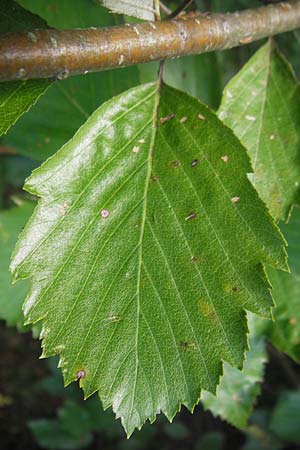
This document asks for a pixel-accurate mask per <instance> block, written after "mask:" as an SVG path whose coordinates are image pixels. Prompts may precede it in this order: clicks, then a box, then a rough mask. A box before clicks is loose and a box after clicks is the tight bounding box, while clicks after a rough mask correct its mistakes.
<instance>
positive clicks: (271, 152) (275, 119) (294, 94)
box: [219, 41, 300, 220]
mask: <svg viewBox="0 0 300 450" xmlns="http://www.w3.org/2000/svg"><path fill="white" fill-rule="evenodd" d="M299 94H300V91H299V89H298V82H297V81H296V78H295V76H294V74H293V72H292V69H291V67H290V66H289V64H288V63H287V62H286V61H285V59H284V58H283V57H282V55H281V54H280V53H279V52H278V50H277V49H276V48H275V47H274V45H273V44H272V41H269V42H268V43H267V44H265V45H264V46H263V47H262V48H260V50H258V52H257V53H255V55H254V56H253V57H252V58H251V59H250V60H249V61H248V63H247V64H246V65H245V66H244V67H243V69H242V70H241V71H240V72H239V73H238V74H237V75H236V76H235V77H234V78H233V79H232V80H231V81H230V82H229V83H228V85H227V87H226V89H225V91H224V96H223V100H222V103H221V106H220V109H219V117H220V119H222V120H223V121H224V123H226V124H227V125H228V126H229V127H230V128H232V129H233V131H234V133H235V134H236V135H237V136H238V137H239V138H240V140H241V141H242V143H243V144H244V145H245V147H246V148H247V149H248V151H249V156H250V158H251V162H252V167H253V170H254V175H253V176H252V178H251V180H252V181H253V184H254V186H255V187H256V189H257V190H258V192H259V194H260V197H261V198H262V199H263V200H264V201H265V202H266V204H267V205H268V207H269V210H270V212H271V214H272V215H273V217H274V218H276V219H282V220H287V218H288V216H289V212H290V209H291V207H292V205H293V204H299V186H300V139H299V138H300V95H299Z"/></svg>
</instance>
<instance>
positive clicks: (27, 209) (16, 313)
mask: <svg viewBox="0 0 300 450" xmlns="http://www.w3.org/2000/svg"><path fill="white" fill-rule="evenodd" d="M34 206H35V204H34V202H31V201H22V204H21V205H20V206H16V207H14V208H11V209H9V210H4V211H0V286H1V291H0V319H3V320H5V321H6V322H7V324H8V325H9V326H12V325H17V326H18V328H19V329H21V328H22V326H23V322H24V316H23V312H22V304H23V303H24V300H25V297H26V292H27V291H28V287H29V283H27V282H22V283H18V284H17V285H14V286H12V285H11V276H10V273H9V264H10V255H11V252H12V250H13V248H14V246H15V244H16V242H17V238H18V236H19V234H20V232H21V230H22V227H23V226H24V225H25V224H26V222H27V220H28V219H29V217H30V215H31V214H32V212H33V209H34Z"/></svg>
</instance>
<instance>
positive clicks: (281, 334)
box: [259, 208, 300, 362]
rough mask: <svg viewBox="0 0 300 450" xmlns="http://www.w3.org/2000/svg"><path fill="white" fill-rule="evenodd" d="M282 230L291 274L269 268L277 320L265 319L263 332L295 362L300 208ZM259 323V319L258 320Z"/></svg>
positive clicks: (299, 348)
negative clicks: (286, 243) (286, 245)
mask: <svg viewBox="0 0 300 450" xmlns="http://www.w3.org/2000/svg"><path fill="white" fill-rule="evenodd" d="M281 230H282V232H283V234H284V236H285V238H286V240H287V242H288V255H289V263H290V268H291V273H282V272H279V271H278V270H273V269H271V268H268V275H269V279H270V281H271V284H272V286H273V290H272V293H273V297H274V300H275V304H276V308H274V310H273V314H274V322H269V321H264V320H263V321H262V322H263V323H262V324H261V326H262V329H263V334H265V335H266V336H267V338H268V339H269V340H270V341H271V342H272V344H273V345H274V346H275V347H277V348H278V350H280V351H282V352H285V353H287V354H288V355H289V356H290V357H291V358H293V359H294V360H295V361H297V362H300V301H299V299H300V246H299V242H300V210H299V209H298V208H294V210H293V213H292V215H291V219H290V221H289V223H288V224H282V225H281ZM259 322H260V321H259Z"/></svg>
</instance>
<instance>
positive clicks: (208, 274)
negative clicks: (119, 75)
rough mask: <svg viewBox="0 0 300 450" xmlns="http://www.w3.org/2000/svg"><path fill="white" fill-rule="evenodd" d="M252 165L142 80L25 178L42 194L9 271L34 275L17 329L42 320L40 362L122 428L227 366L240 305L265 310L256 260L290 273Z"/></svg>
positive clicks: (242, 331)
mask: <svg viewBox="0 0 300 450" xmlns="http://www.w3.org/2000/svg"><path fill="white" fill-rule="evenodd" d="M157 108H158V110H157ZM157 111H158V120H157ZM156 122H157V125H158V126H157V127H156V126H154V124H155V123H156ZM220 142H222V146H220ZM223 152H225V154H226V155H227V159H225V160H224V153H223ZM249 171H250V164H249V160H248V157H247V155H246V152H245V150H244V148H243V147H242V146H241V145H240V143H239V141H238V140H237V139H236V137H235V136H234V135H233V133H232V132H231V131H230V130H229V129H228V128H226V127H225V126H224V125H223V124H222V123H221V122H220V121H219V120H218V118H217V117H216V116H215V114H214V113H212V112H211V111H209V110H208V109H207V108H206V107H205V106H203V105H201V103H199V102H198V101H197V100H196V99H193V98H192V97H190V96H188V95H187V94H184V93H181V92H179V91H176V90H175V89H173V88H170V87H168V86H166V85H163V86H162V87H161V90H157V88H156V85H155V84H148V85H143V86H139V87H137V88H134V89H132V90H130V91H127V92H125V93H124V94H122V95H120V96H119V97H116V98H115V99H112V100H111V101H109V102H107V103H105V104H104V105H103V106H102V107H100V108H99V109H98V110H97V111H96V112H95V113H94V114H93V115H92V116H91V117H90V118H89V119H88V121H87V122H86V124H85V125H83V126H82V127H81V128H80V130H79V131H78V132H77V133H76V135H75V136H74V138H73V139H72V140H71V141H69V142H68V143H67V144H66V145H65V146H64V147H63V148H62V149H61V150H60V151H59V152H58V153H57V154H56V155H54V156H53V157H52V158H50V159H48V160H47V161H46V162H45V163H44V164H43V165H42V166H41V167H40V168H39V169H38V170H35V171H34V172H33V175H32V176H31V177H30V178H29V179H28V180H27V182H26V185H25V188H26V190H28V191H29V192H30V193H32V194H34V195H38V196H39V197H41V200H40V202H39V206H38V207H37V209H36V210H35V212H34V214H33V216H32V218H31V220H30V221H29V224H28V225H27V227H26V229H25V230H24V233H23V235H22V237H21V239H20V241H19V244H18V245H17V248H16V251H15V254H14V257H13V262H12V266H11V267H12V271H13V274H14V278H15V279H18V278H27V277H30V278H31V281H32V289H31V292H30V293H29V296H28V298H27V301H26V306H25V314H26V316H27V321H28V322H33V323H34V322H36V321H39V320H41V319H43V332H42V336H43V348H44V350H43V355H44V356H50V355H52V354H54V353H59V354H60V355H61V362H60V365H61V367H62V370H63V373H64V377H65V382H66V383H70V382H71V381H74V380H75V379H76V378H77V377H78V374H80V375H79V376H80V378H81V384H82V386H83V389H84V391H85V395H86V396H89V395H91V394H92V393H93V392H95V391H99V395H100V398H101V400H102V402H103V405H104V407H108V406H110V405H112V407H113V409H114V411H115V413H116V415H117V417H121V419H122V422H123V425H124V427H125V429H126V431H127V433H128V434H131V433H132V432H133V430H134V429H135V428H136V427H137V428H139V427H141V426H142V424H143V423H144V422H145V421H146V420H147V419H150V420H151V421H152V420H154V419H155V416H156V414H157V413H158V412H159V411H162V412H164V414H165V415H166V416H167V417H168V418H169V419H172V417H173V416H174V415H175V413H176V412H177V411H178V409H179V407H180V404H184V405H185V406H187V407H188V408H189V409H193V407H194V405H195V404H196V403H197V402H198V400H199V396H200V390H201V389H206V390H208V391H211V392H214V391H215V388H216V385H217V383H218V380H219V377H220V375H221V372H222V363H221V361H222V360H225V361H228V362H229V363H230V364H232V365H235V366H238V367H241V366H242V364H243V359H244V352H245V349H246V348H247V338H246V334H247V321H246V317H245V309H248V310H251V311H253V312H255V313H259V314H262V315H264V316H267V317H269V316H270V307H271V306H272V299H271V296H270V292H269V285H268V282H267V279H266V277H265V274H264V270H263V267H262V263H268V264H270V265H274V266H276V267H278V268H285V251H284V246H283V242H282V238H281V236H280V235H279V233H278V231H277V228H276V226H275V225H274V224H273V222H272V220H271V218H270V216H269V215H268V213H267V210H266V208H265V206H264V205H263V203H262V202H261V201H260V199H259V198H258V196H257V194H256V192H255V190H254V189H253V187H252V186H251V184H250V182H249V180H248V178H247V172H249ZM237 198H238V200H237ZM224 223H225V224H226V226H225V227H224ZM236 236H238V238H237V237H236ZM62 299H63V302H62ZM54 318H55V320H53V319H54Z"/></svg>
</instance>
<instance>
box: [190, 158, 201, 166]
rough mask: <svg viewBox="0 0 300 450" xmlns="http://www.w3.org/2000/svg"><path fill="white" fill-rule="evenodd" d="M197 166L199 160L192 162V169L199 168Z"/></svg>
mask: <svg viewBox="0 0 300 450" xmlns="http://www.w3.org/2000/svg"><path fill="white" fill-rule="evenodd" d="M197 164H199V159H194V161H192V162H191V166H192V167H195V166H197Z"/></svg>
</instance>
